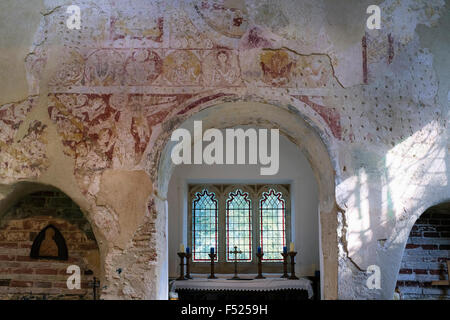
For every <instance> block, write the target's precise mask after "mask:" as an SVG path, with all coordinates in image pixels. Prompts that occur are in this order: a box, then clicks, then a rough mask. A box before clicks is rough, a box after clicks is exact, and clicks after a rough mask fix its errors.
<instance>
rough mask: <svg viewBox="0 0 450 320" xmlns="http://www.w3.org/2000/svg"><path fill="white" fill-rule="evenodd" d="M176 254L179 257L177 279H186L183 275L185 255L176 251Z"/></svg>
mask: <svg viewBox="0 0 450 320" xmlns="http://www.w3.org/2000/svg"><path fill="white" fill-rule="evenodd" d="M177 254H178V256H179V257H180V276H179V277H178V278H177V280H186V278H185V277H184V258H185V257H186V253H184V252H178V253H177Z"/></svg>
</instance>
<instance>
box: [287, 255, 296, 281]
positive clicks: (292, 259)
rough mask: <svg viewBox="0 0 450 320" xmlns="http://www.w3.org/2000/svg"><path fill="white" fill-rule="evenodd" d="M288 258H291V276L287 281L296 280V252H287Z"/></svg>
mask: <svg viewBox="0 0 450 320" xmlns="http://www.w3.org/2000/svg"><path fill="white" fill-rule="evenodd" d="M288 254H289V256H290V257H291V276H290V277H289V278H288V279H291V280H297V279H298V278H297V277H296V276H295V256H296V255H297V252H293V251H291V252H289V253H288Z"/></svg>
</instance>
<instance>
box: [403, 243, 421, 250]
mask: <svg viewBox="0 0 450 320" xmlns="http://www.w3.org/2000/svg"><path fill="white" fill-rule="evenodd" d="M419 247H420V245H418V244H411V243H408V244H407V245H406V249H416V248H419Z"/></svg>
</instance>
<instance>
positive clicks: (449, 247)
mask: <svg viewBox="0 0 450 320" xmlns="http://www.w3.org/2000/svg"><path fill="white" fill-rule="evenodd" d="M439 250H450V244H441V245H439Z"/></svg>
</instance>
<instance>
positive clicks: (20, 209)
mask: <svg viewBox="0 0 450 320" xmlns="http://www.w3.org/2000/svg"><path fill="white" fill-rule="evenodd" d="M13 198H14V201H13V200H10V203H9V206H8V207H7V209H6V210H4V211H3V212H0V298H1V299H58V300H59V299H92V298H93V291H92V289H91V288H90V287H89V282H90V281H92V278H93V276H96V277H99V276H101V266H100V250H99V246H98V244H97V241H96V238H95V236H94V233H93V231H92V228H91V226H90V224H89V222H88V221H87V219H86V217H85V216H84V214H83V212H82V211H81V209H80V208H79V207H78V205H77V204H76V203H75V202H74V201H72V199H71V198H69V197H68V196H67V195H66V194H64V193H63V192H61V191H60V190H58V189H56V188H53V187H49V186H43V185H38V184H32V185H29V186H28V187H27V188H26V190H22V191H21V192H20V196H18V197H16V196H15V197H13ZM49 226H53V227H54V228H56V229H57V230H59V232H60V236H62V237H63V238H64V241H65V243H66V246H67V248H66V249H67V259H51V258H39V259H36V258H35V257H32V254H31V253H32V250H33V243H34V242H35V240H36V239H37V238H39V235H40V234H41V233H42V232H43V231H44V230H45V229H46V228H48V227H49ZM70 265H77V266H79V267H80V271H81V288H80V289H75V290H69V289H68V288H67V283H66V281H67V278H68V276H69V274H67V268H68V267H69V266H70Z"/></svg>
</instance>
